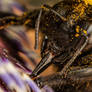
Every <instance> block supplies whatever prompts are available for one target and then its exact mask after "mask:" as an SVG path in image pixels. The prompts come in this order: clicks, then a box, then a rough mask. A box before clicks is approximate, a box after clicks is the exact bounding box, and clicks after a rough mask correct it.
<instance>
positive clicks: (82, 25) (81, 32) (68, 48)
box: [0, 0, 92, 77]
mask: <svg viewBox="0 0 92 92" xmlns="http://www.w3.org/2000/svg"><path fill="white" fill-rule="evenodd" d="M91 17H92V1H91V0H61V1H60V2H58V3H57V4H55V5H53V6H52V7H50V6H48V5H43V6H42V7H41V8H40V9H38V10H34V11H31V12H27V13H24V14H23V16H19V17H14V16H12V17H5V18H2V19H0V29H4V28H5V27H7V26H9V25H25V26H29V27H30V28H35V30H36V31H35V48H37V47H38V42H39V40H38V38H39V31H40V32H42V34H43V35H44V38H43V42H42V46H41V56H42V59H41V61H40V63H39V64H38V65H37V66H36V68H35V69H34V71H33V72H32V74H31V77H36V76H38V75H39V74H40V73H41V72H43V71H44V70H45V69H46V68H47V67H48V66H50V65H51V64H52V63H53V64H55V65H58V66H60V68H61V69H60V70H59V73H58V74H59V75H60V76H62V75H63V74H66V72H67V69H68V68H69V67H70V65H71V64H72V63H73V62H74V61H75V59H76V58H77V56H79V54H80V53H81V52H82V50H83V49H84V47H85V46H86V44H87V42H88V37H87V30H88V28H89V26H90V25H91V22H92V19H91ZM67 74H68V73H67Z"/></svg>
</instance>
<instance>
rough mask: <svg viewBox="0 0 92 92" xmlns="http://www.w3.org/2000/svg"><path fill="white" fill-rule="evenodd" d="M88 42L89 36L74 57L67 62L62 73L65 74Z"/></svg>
mask: <svg viewBox="0 0 92 92" xmlns="http://www.w3.org/2000/svg"><path fill="white" fill-rule="evenodd" d="M87 42H88V38H87V37H86V41H85V42H84V44H83V45H82V46H81V47H80V48H79V49H78V50H77V51H76V52H75V53H74V55H73V57H72V58H71V59H70V60H69V61H68V62H67V64H66V65H65V66H64V68H63V69H62V70H61V72H60V75H63V74H64V73H65V72H66V70H67V69H68V68H69V66H70V65H71V64H72V63H73V62H74V60H75V59H76V58H77V56H78V55H79V54H80V52H81V51H82V50H83V49H84V47H85V46H86V44H87Z"/></svg>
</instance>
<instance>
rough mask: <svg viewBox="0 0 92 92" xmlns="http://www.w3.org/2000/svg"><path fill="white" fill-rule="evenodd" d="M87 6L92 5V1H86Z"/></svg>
mask: <svg viewBox="0 0 92 92" xmlns="http://www.w3.org/2000/svg"><path fill="white" fill-rule="evenodd" d="M84 2H85V4H89V5H92V0H84Z"/></svg>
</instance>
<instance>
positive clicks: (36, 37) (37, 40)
mask: <svg viewBox="0 0 92 92" xmlns="http://www.w3.org/2000/svg"><path fill="white" fill-rule="evenodd" d="M41 15H42V9H41V10H40V13H39V15H38V18H37V21H36V25H35V49H38V44H39V26H40V19H41Z"/></svg>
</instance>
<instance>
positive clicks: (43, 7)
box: [41, 5, 49, 11]
mask: <svg viewBox="0 0 92 92" xmlns="http://www.w3.org/2000/svg"><path fill="white" fill-rule="evenodd" d="M41 8H42V9H44V10H47V11H48V10H49V9H48V8H46V7H45V6H44V5H42V6H41Z"/></svg>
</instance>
